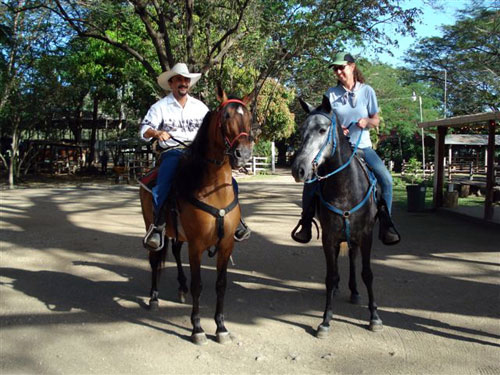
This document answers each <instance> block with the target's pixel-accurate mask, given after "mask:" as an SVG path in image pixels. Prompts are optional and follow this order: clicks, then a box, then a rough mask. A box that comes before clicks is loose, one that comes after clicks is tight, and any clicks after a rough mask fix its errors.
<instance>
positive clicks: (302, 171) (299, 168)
mask: <svg viewBox="0 0 500 375" xmlns="http://www.w3.org/2000/svg"><path fill="white" fill-rule="evenodd" d="M310 173H311V165H310V164H308V163H307V162H306V160H304V158H301V157H297V158H296V159H295V161H294V162H293V164H292V176H293V178H295V182H302V181H305V180H307V179H309V178H310Z"/></svg>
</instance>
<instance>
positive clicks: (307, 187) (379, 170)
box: [302, 147, 392, 214]
mask: <svg viewBox="0 0 500 375" xmlns="http://www.w3.org/2000/svg"><path fill="white" fill-rule="evenodd" d="M361 150H362V151H363V152H364V153H365V161H366V163H367V164H368V165H369V166H370V167H371V168H372V170H373V173H374V174H375V177H377V181H378V183H379V185H380V188H381V189H382V198H383V199H384V200H385V203H386V204H387V209H388V210H389V214H390V213H391V212H392V176H391V173H390V172H389V170H388V169H387V168H386V167H385V165H384V162H383V161H382V159H380V157H379V156H378V155H377V152H376V151H375V150H374V149H372V148H371V147H367V148H363V149H361ZM317 185H318V183H317V181H316V182H313V183H310V184H304V190H303V192H302V210H303V212H304V211H306V209H307V207H309V205H310V204H311V203H312V200H313V198H314V193H315V192H316V189H317Z"/></svg>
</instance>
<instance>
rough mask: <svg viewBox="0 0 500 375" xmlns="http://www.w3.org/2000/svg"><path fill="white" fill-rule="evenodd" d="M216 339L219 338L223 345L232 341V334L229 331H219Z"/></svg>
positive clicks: (218, 340)
mask: <svg viewBox="0 0 500 375" xmlns="http://www.w3.org/2000/svg"><path fill="white" fill-rule="evenodd" d="M215 339H216V340H217V342H218V343H219V344H222V345H226V344H229V343H230V342H231V341H232V339H231V335H230V334H229V332H227V331H226V332H219V333H217V334H216V338H215Z"/></svg>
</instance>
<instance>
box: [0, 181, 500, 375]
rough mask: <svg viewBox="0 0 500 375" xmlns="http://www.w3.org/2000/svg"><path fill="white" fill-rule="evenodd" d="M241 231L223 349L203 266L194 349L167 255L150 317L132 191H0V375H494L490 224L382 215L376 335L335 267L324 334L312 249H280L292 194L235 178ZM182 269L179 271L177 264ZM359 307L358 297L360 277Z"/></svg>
mask: <svg viewBox="0 0 500 375" xmlns="http://www.w3.org/2000/svg"><path fill="white" fill-rule="evenodd" d="M240 190H241V203H242V207H243V212H244V215H245V218H246V220H247V221H248V223H249V224H250V226H251V228H252V230H253V234H252V236H251V238H250V239H249V240H248V241H246V242H244V243H240V244H237V245H236V248H235V250H234V262H235V264H234V265H232V266H231V267H230V269H229V275H228V276H229V278H228V281H229V282H228V289H227V293H226V304H225V314H226V326H227V328H228V329H229V330H230V331H231V333H232V337H233V340H232V342H231V343H230V344H228V345H220V344H217V343H216V342H215V340H214V333H215V323H214V321H213V315H214V309H215V268H214V261H213V259H209V258H208V256H205V257H204V267H203V270H202V277H203V282H204V284H203V285H204V289H203V293H202V306H201V313H202V325H203V327H204V329H205V331H206V332H207V334H208V337H209V343H208V345H205V346H201V347H200V346H196V345H194V344H192V343H191V341H190V333H191V323H190V312H191V306H190V301H188V303H187V304H180V303H178V302H177V301H176V298H177V296H176V289H177V281H176V273H175V268H174V264H173V263H172V260H173V257H172V256H170V257H169V261H168V262H167V264H166V266H167V269H166V270H165V272H164V274H163V275H162V276H163V277H162V283H161V290H160V297H161V298H162V300H161V301H160V309H159V311H157V312H151V311H149V310H148V308H147V301H148V293H149V288H150V272H149V264H148V262H147V254H146V251H145V250H143V249H142V247H141V238H142V235H143V233H144V227H143V223H142V218H141V214H140V207H139V201H138V188H137V186H129V185H102V184H99V185H97V184H86V185H81V186H78V187H76V186H70V185H62V186H53V187H39V188H26V189H18V190H13V191H8V190H3V191H0V194H1V206H0V209H1V210H0V212H1V217H0V233H1V236H0V247H1V253H0V254H1V262H0V297H1V298H0V322H1V326H0V328H1V331H0V372H1V373H2V374H21V373H22V374H35V373H36V374H139V373H140V374H160V373H162V374H362V373H365V374H481V375H488V374H500V362H499V360H498V359H499V358H500V350H499V347H500V323H499V322H500V320H499V310H500V309H499V302H500V293H499V292H500V289H499V264H500V256H499V254H500V230H499V229H498V228H496V229H495V228H492V227H484V226H482V225H479V224H473V223H469V222H467V221H465V220H462V219H458V218H454V217H449V216H444V215H440V214H435V213H427V212H426V213H408V212H406V211H405V209H404V208H403V207H396V209H395V217H396V220H397V223H398V225H399V228H400V232H401V233H402V236H403V241H402V242H401V243H400V244H398V245H396V246H393V247H386V246H383V245H382V244H381V243H380V242H379V241H378V240H375V242H374V249H373V262H372V263H373V272H374V275H375V280H374V288H375V295H376V301H377V303H378V305H379V312H380V316H381V318H382V320H383V321H384V330H383V331H382V332H377V333H374V332H371V331H369V330H368V329H367V323H368V317H369V314H368V310H367V308H366V305H365V304H363V305H351V304H350V303H349V302H348V296H349V292H348V289H347V283H346V280H347V259H346V258H342V259H341V261H340V263H341V283H340V291H339V294H338V296H337V298H336V300H335V308H334V310H335V315H334V321H333V328H332V332H331V334H330V336H329V337H328V338H327V339H323V340H320V339H317V338H316V337H315V336H314V330H315V328H316V327H317V326H318V324H319V323H320V321H321V316H322V310H323V307H324V285H323V280H324V276H325V265H324V259H323V254H322V250H321V247H320V242H319V241H316V240H315V241H313V242H312V243H311V244H309V245H300V244H297V243H295V242H293V241H292V240H291V239H290V237H289V233H290V231H291V229H292V228H293V227H294V225H295V223H296V221H297V218H298V216H299V214H300V208H299V202H300V193H301V185H300V184H295V183H294V182H293V180H292V178H291V177H290V176H287V175H284V176H271V177H266V178H245V179H241V180H240ZM183 262H184V266H185V270H186V272H187V273H188V274H189V268H188V262H187V255H186V253H185V252H184V253H183ZM359 290H360V293H361V295H362V298H363V300H364V303H366V290H365V288H364V285H363V284H362V282H361V278H360V277H359Z"/></svg>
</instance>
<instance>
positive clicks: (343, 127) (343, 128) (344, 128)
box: [341, 125, 349, 136]
mask: <svg viewBox="0 0 500 375" xmlns="http://www.w3.org/2000/svg"><path fill="white" fill-rule="evenodd" d="M341 127H342V131H343V132H344V135H345V136H347V135H348V134H349V129H347V127H345V126H344V125H342V126H341Z"/></svg>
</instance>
